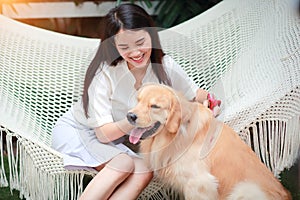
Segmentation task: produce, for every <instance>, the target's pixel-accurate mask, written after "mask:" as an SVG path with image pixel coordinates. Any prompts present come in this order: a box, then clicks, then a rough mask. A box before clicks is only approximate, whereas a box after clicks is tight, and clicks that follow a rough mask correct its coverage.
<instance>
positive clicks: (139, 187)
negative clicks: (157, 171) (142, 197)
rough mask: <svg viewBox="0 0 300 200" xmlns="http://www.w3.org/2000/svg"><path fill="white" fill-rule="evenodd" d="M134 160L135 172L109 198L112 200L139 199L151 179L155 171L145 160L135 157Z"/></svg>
mask: <svg viewBox="0 0 300 200" xmlns="http://www.w3.org/2000/svg"><path fill="white" fill-rule="evenodd" d="M133 161H134V171H133V173H132V174H131V175H130V176H128V177H127V179H126V180H125V181H124V182H123V183H122V184H121V185H120V186H119V187H118V188H117V189H116V190H115V191H114V192H113V194H112V195H111V197H110V198H109V199H110V200H124V199H128V200H134V199H137V197H138V196H139V194H140V193H141V192H142V191H143V189H144V188H145V187H146V186H147V185H148V184H149V182H150V181H151V179H152V177H153V173H152V172H151V171H150V170H149V169H148V168H147V167H146V165H145V163H144V162H143V160H142V159H139V158H133Z"/></svg>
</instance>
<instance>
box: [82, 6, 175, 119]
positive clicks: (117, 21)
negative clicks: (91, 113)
mask: <svg viewBox="0 0 300 200" xmlns="http://www.w3.org/2000/svg"><path fill="white" fill-rule="evenodd" d="M104 29H105V32H104V36H103V38H102V41H101V43H100V45H99V48H98V50H97V52H96V54H95V57H94V58H93V60H92V62H91V63H90V65H89V67H88V69H87V71H86V74H85V79H84V87H83V94H82V102H83V108H84V111H85V115H86V117H88V104H89V96H88V89H89V86H90V84H91V82H92V80H93V78H94V76H95V74H96V72H97V70H98V69H99V68H100V69H102V68H101V67H102V64H103V63H104V62H106V63H107V64H108V65H110V66H116V65H117V64H118V63H119V62H120V61H122V60H123V58H122V57H121V55H120V54H119V52H118V50H117V49H116V47H115V45H114V36H115V35H116V34H117V33H118V32H119V31H120V29H124V30H141V29H142V30H145V31H147V32H148V33H149V35H150V37H151V41H152V52H151V56H150V59H151V63H155V65H152V70H153V71H154V73H155V75H156V76H157V78H158V80H159V82H160V83H163V84H166V85H169V86H171V81H170V79H169V77H168V75H167V73H166V71H165V70H164V68H163V66H162V58H163V56H164V55H165V54H164V52H163V51H162V48H161V44H160V41H159V37H158V33H157V29H156V28H155V23H154V21H153V19H152V17H151V16H150V15H149V14H148V13H147V12H146V11H145V10H144V9H143V8H141V7H139V6H137V5H135V4H121V5H120V6H118V7H115V8H113V9H111V10H110V11H109V13H108V14H107V15H106V16H105V28H104Z"/></svg>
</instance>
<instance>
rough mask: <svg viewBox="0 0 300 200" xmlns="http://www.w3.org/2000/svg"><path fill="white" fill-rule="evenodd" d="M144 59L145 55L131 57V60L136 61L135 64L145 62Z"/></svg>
mask: <svg viewBox="0 0 300 200" xmlns="http://www.w3.org/2000/svg"><path fill="white" fill-rule="evenodd" d="M143 58H144V54H142V55H141V56H139V57H131V60H132V61H134V62H138V63H140V62H142V61H143Z"/></svg>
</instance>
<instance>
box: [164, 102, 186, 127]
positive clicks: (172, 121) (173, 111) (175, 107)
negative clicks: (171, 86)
mask: <svg viewBox="0 0 300 200" xmlns="http://www.w3.org/2000/svg"><path fill="white" fill-rule="evenodd" d="M181 116H182V113H181V107H180V102H179V99H177V98H172V101H171V105H170V113H169V115H168V119H167V121H166V124H165V126H166V128H167V130H168V131H169V132H170V133H177V131H178V129H179V127H180V122H181Z"/></svg>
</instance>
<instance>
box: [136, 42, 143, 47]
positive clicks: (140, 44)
mask: <svg viewBox="0 0 300 200" xmlns="http://www.w3.org/2000/svg"><path fill="white" fill-rule="evenodd" d="M136 45H137V46H143V45H144V42H142V43H138V44H136Z"/></svg>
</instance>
